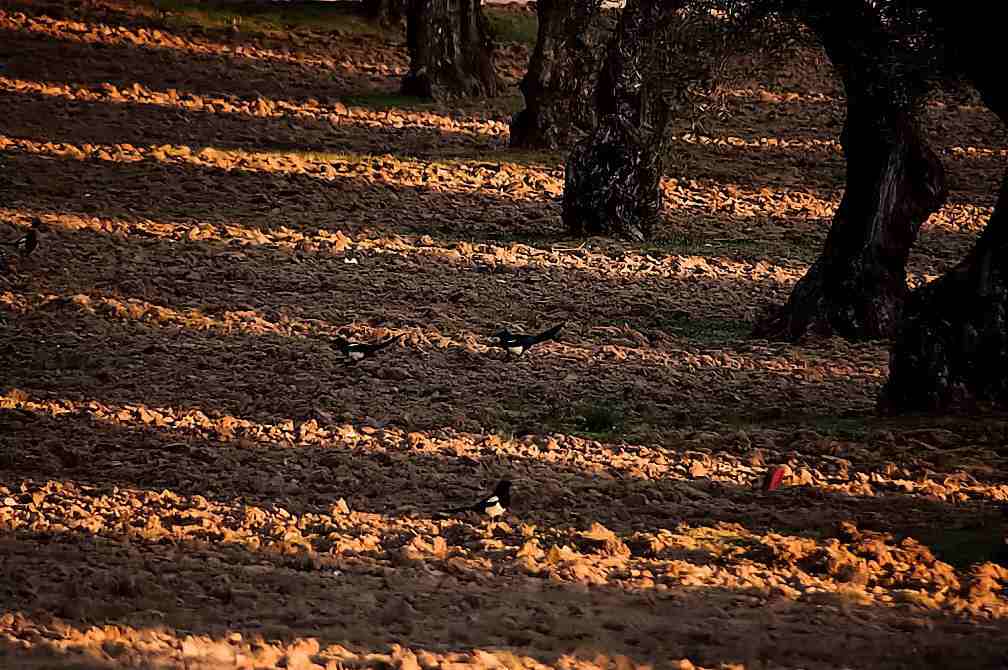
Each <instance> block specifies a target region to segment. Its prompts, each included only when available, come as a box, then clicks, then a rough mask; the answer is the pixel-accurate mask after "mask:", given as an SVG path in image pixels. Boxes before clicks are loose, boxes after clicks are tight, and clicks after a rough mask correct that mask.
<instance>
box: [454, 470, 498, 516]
mask: <svg viewBox="0 0 1008 670" xmlns="http://www.w3.org/2000/svg"><path fill="white" fill-rule="evenodd" d="M510 507H511V481H510V480H508V479H502V480H500V481H499V482H497V486H495V487H494V490H493V493H491V494H490V495H488V496H487V497H486V498H483V499H482V500H480V501H479V502H477V503H476V504H474V505H466V506H465V507H456V508H455V509H450V510H446V511H445V512H443V513H444V514H460V513H462V512H476V513H477V514H483V515H486V516H488V517H490V518H491V519H493V518H496V517H498V516H501V515H502V514H504V513H505V512H506V511H507V510H508V508H510Z"/></svg>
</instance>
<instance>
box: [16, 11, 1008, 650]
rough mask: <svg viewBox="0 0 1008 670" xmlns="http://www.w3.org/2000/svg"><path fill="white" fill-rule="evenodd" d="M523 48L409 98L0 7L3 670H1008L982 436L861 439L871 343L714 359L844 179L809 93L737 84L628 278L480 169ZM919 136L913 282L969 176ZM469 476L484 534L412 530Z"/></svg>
mask: <svg viewBox="0 0 1008 670" xmlns="http://www.w3.org/2000/svg"><path fill="white" fill-rule="evenodd" d="M516 11H517V10H516ZM527 55H528V46H527V45H525V44H518V43H515V44H506V45H504V46H503V47H502V54H501V59H500V68H501V74H502V76H504V77H505V78H507V80H508V82H509V85H510V87H511V88H510V89H509V93H508V95H507V96H504V97H502V98H499V99H496V100H493V101H489V102H472V103H466V104H460V105H456V106H442V105H434V104H417V103H411V102H410V101H407V100H405V99H401V98H398V97H397V96H396V95H395V91H396V86H397V78H398V77H399V76H400V75H401V74H402V72H403V71H404V68H405V66H406V54H405V49H404V45H403V44H402V42H401V40H399V41H396V40H395V39H392V40H389V39H387V38H383V37H382V36H381V35H377V34H375V35H360V34H354V33H353V32H341V33H335V32H332V31H328V32H327V31H321V30H303V29H302V30H296V31H287V32H284V33H277V34H268V33H257V34H248V33H245V32H241V31H237V32H236V31H226V30H207V29H201V28H199V27H198V26H187V25H185V24H181V23H171V22H165V21H164V19H163V17H159V16H158V15H157V14H155V13H154V12H150V11H145V10H144V9H143V7H142V6H139V5H138V4H134V3H127V2H120V3H118V4H115V3H113V2H112V0H98V1H96V2H88V3H81V4H79V5H73V4H71V3H62V2H50V3H43V2H41V1H40V2H32V1H29V0H2V1H0V111H2V113H0V220H2V222H0V236H2V237H3V238H4V239H6V238H8V237H10V238H13V237H14V236H15V235H17V234H19V233H21V232H23V231H25V230H26V229H27V227H28V225H29V222H30V220H31V218H32V217H36V216H37V217H39V218H41V219H42V221H43V222H44V223H45V225H46V230H45V231H44V236H43V240H42V244H41V246H40V247H39V249H38V250H37V251H36V253H35V254H34V255H32V256H31V257H30V258H28V259H24V260H22V259H19V258H12V259H11V260H10V261H9V263H10V266H11V267H10V269H9V271H8V272H7V273H6V274H5V275H4V276H2V277H0V531H2V532H0V667H5V668H7V667H9V668H78V669H92V668H113V667H115V668H119V667H138V668H233V667H238V668H253V667H254V668H260V667H265V668H271V667H286V668H290V669H297V670H303V669H307V668H316V667H324V668H332V669H335V668H353V667H376V668H377V667H382V668H388V667H395V668H403V669H405V670H416V669H417V668H424V669H425V670H427V669H433V668H441V669H442V670H463V669H464V668H467V667H468V668H476V667H480V668H508V669H510V670H517V669H518V668H520V667H521V668H536V667H542V666H550V667H560V668H565V669H574V668H618V669H620V670H622V669H623V668H637V667H652V668H694V667H704V668H742V667H745V668H924V667H933V668H963V669H966V668H1003V667H1006V666H1008V618H1006V617H1008V594H1006V593H1004V592H1003V589H1004V587H1005V586H1006V585H1008V568H1005V567H1004V562H1003V561H1004V559H1003V558H1000V559H999V560H1000V561H1001V563H1000V564H999V563H998V562H992V559H998V556H999V552H1003V551H1004V544H1003V538H1004V535H1005V521H1006V520H1005V517H1004V512H1003V509H1004V508H1003V505H1004V504H1005V501H1008V473H1006V469H1005V460H1006V458H1008V448H1006V442H1008V420H1006V417H1004V416H1002V415H990V414H988V415H984V416H974V417H909V418H898V419H884V418H879V417H876V416H875V415H874V413H873V404H874V400H875V397H876V394H877V393H878V390H879V387H880V385H881V383H882V382H883V380H884V379H885V375H886V361H887V350H886V345H885V343H882V342H874V343H866V344H850V343H847V342H844V341H842V340H836V339H834V340H816V341H810V342H807V343H803V344H799V345H787V344H780V343H772V342H766V341H760V340H753V339H750V338H749V337H748V336H747V333H748V329H749V327H750V324H751V321H752V319H753V318H754V317H755V316H756V315H757V314H758V313H759V312H760V310H762V309H763V308H764V307H765V306H766V305H767V304H769V303H771V302H779V301H782V300H783V299H784V298H785V297H786V296H787V293H788V291H789V289H790V287H791V286H792V285H793V283H794V281H795V280H796V279H797V278H798V277H800V276H801V274H802V273H803V272H804V270H805V269H806V268H807V266H808V264H809V263H810V262H811V261H812V260H813V259H814V258H815V255H816V252H817V251H818V248H819V246H820V245H821V243H822V240H823V237H824V235H825V232H826V230H827V228H828V225H829V219H830V215H831V212H832V209H833V208H834V207H835V205H836V203H837V202H838V198H839V194H840V189H841V188H842V185H843V161H842V156H841V155H840V152H839V147H838V145H837V144H836V137H837V133H838V130H839V126H840V123H841V121H842V116H843V105H842V93H841V92H840V91H839V90H838V88H837V85H836V82H835V81H834V80H833V78H832V77H831V74H830V72H829V68H828V67H827V65H826V64H825V63H824V62H823V60H822V58H821V57H820V56H819V55H817V54H816V53H814V52H811V51H793V52H790V53H788V54H786V55H782V56H775V57H774V58H765V59H760V60H758V61H757V60H756V59H753V61H752V62H739V63H737V64H736V67H737V69H738V79H737V85H734V87H733V88H732V89H731V91H730V92H729V96H728V99H727V102H728V108H729V111H730V115H729V116H728V117H727V118H725V119H723V120H715V121H712V122H710V123H709V125H708V126H707V127H704V128H693V127H692V126H691V125H690V124H689V123H688V122H687V121H685V120H684V121H683V122H682V127H680V128H677V129H676V132H675V133H674V138H673V142H672V150H671V155H670V156H669V161H668V173H669V178H668V180H667V181H666V183H665V185H664V188H665V192H666V195H667V202H666V214H667V222H666V224H665V226H664V229H663V230H662V232H661V239H659V240H657V241H655V242H653V243H651V244H648V245H630V244H624V243H620V242H613V241H608V240H601V239H593V240H590V241H588V242H587V243H585V242H584V241H582V240H572V239H567V238H566V237H565V235H564V233H563V231H562V229H561V227H560V225H559V200H558V197H559V195H560V193H561V189H562V178H563V172H562V160H563V156H562V155H559V154H546V153H543V154H539V153H529V152H513V151H509V150H508V149H507V148H506V141H507V116H508V114H509V113H511V112H513V111H515V110H516V109H517V107H518V106H519V105H520V98H519V97H518V94H517V89H516V87H515V85H516V83H517V80H518V77H520V76H521V74H522V69H523V67H524V64H525V62H526V59H527ZM927 112H928V122H929V124H930V127H931V129H932V131H933V132H932V135H933V139H934V142H935V145H936V147H938V148H939V150H940V151H941V153H942V155H943V157H944V159H945V163H946V166H947V168H948V170H949V173H950V181H951V185H952V196H951V197H950V199H949V202H948V205H947V206H946V207H945V208H944V209H943V210H942V211H941V212H940V213H939V214H938V215H936V216H935V217H932V219H931V220H930V221H929V222H928V223H927V224H926V226H925V228H924V230H923V232H922V235H921V239H920V242H919V244H918V245H917V247H916V249H915V251H914V254H913V257H912V261H911V281H912V282H914V283H919V282H921V281H926V280H928V279H931V278H933V277H935V276H937V275H938V274H939V273H941V272H943V271H944V270H945V269H947V268H948V267H950V266H951V265H952V264H954V263H955V261H956V260H957V259H958V258H959V257H960V256H961V255H962V254H963V252H964V251H965V250H966V249H967V248H968V247H969V245H970V244H971V241H972V239H973V238H974V237H975V235H976V233H977V231H979V230H980V229H981V228H982V227H983V225H984V223H985V221H986V218H987V216H989V214H990V209H991V205H992V201H993V194H994V185H995V184H996V183H997V181H998V179H999V177H1000V174H1001V173H1002V171H1003V170H1004V168H1005V163H1006V160H1005V159H1006V155H1008V151H1006V141H1005V132H1004V130H1003V129H1002V128H1001V127H999V126H998V124H997V123H996V121H995V120H994V119H993V118H992V117H991V116H990V115H989V114H987V113H986V112H985V111H984V110H983V109H982V108H980V107H978V106H976V105H975V104H972V103H971V102H970V101H969V100H956V99H951V98H948V99H942V100H935V101H932V103H930V104H929V106H928V110H927ZM562 320H566V322H567V325H566V327H565V329H564V331H563V336H562V339H561V340H560V341H559V342H555V343H549V344H545V345H543V346H541V347H539V348H536V349H534V350H533V351H532V352H530V353H529V354H528V355H526V356H525V357H522V358H520V359H516V360H505V359H504V357H503V356H501V355H500V353H498V352H496V351H493V350H491V349H489V348H488V347H487V340H486V336H488V335H490V334H491V333H493V332H494V331H495V330H497V328H498V327H500V326H503V325H507V326H509V327H511V328H513V329H529V330H531V329H535V328H540V327H547V326H550V325H553V324H554V323H558V322H559V321H562ZM337 331H340V332H343V333H345V334H348V335H351V336H352V337H354V338H357V339H360V340H362V341H371V340H376V339H378V338H382V337H386V336H390V335H392V336H398V337H400V339H399V340H398V342H397V343H396V345H395V346H392V347H390V348H389V349H386V350H384V351H382V352H381V354H380V355H379V356H376V357H375V358H373V359H370V360H366V361H364V362H362V363H360V364H358V365H355V366H347V365H345V364H343V362H342V361H341V360H340V357H339V356H338V355H337V353H336V351H335V350H334V348H333V347H331V346H330V341H331V337H332V336H333V335H335V334H336V333H337ZM775 464H781V465H786V466H787V468H788V476H787V478H786V486H784V487H783V488H781V489H779V490H777V491H774V492H772V493H762V492H760V491H759V490H758V487H755V488H754V485H755V484H757V483H758V482H759V481H760V480H761V478H762V476H763V474H764V472H765V471H766V468H767V467H768V466H770V465H775ZM502 477H508V478H511V479H512V480H513V481H514V506H513V509H512V510H511V512H510V513H509V514H508V515H507V516H506V517H504V519H503V520H500V521H496V522H491V521H485V520H481V519H479V518H475V517H474V516H467V515H460V516H457V517H454V518H449V519H441V518H438V517H437V514H436V512H437V511H438V510H440V509H443V508H445V507H447V506H454V505H457V504H461V503H465V502H469V501H473V500H475V499H476V498H477V497H478V496H479V495H480V494H482V493H483V492H484V491H486V490H489V488H491V487H492V486H493V484H494V482H495V481H496V480H497V479H499V478H502ZM1000 555H1001V556H1003V553H1002V554H1000Z"/></svg>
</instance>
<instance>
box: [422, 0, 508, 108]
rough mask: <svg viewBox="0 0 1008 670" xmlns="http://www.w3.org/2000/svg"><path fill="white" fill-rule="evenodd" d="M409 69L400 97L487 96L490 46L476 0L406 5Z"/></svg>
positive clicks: (493, 85) (492, 86)
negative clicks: (404, 95)
mask: <svg viewBox="0 0 1008 670" xmlns="http://www.w3.org/2000/svg"><path fill="white" fill-rule="evenodd" d="M406 45H407V48H408V50H409V55H410V69H409V72H408V73H407V74H406V76H405V77H404V79H403V83H402V92H403V93H404V94H406V95H417V96H420V97H424V98H433V99H443V98H447V97H458V96H474V97H475V96H484V95H486V96H493V95H496V94H497V91H498V90H499V87H500V86H499V82H498V79H497V72H496V70H495V69H494V47H493V43H492V42H491V40H490V36H489V31H488V26H487V21H486V17H485V16H483V10H482V7H481V4H480V0H408V4H407V6H406Z"/></svg>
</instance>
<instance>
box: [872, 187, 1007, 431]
mask: <svg viewBox="0 0 1008 670" xmlns="http://www.w3.org/2000/svg"><path fill="white" fill-rule="evenodd" d="M985 403H995V404H997V405H1001V406H1005V405H1008V175H1006V176H1005V178H1004V180H1003V181H1002V183H1001V192H1000V194H999V196H998V201H997V204H996V205H995V207H994V214H993V215H992V216H991V219H990V221H989V222H988V224H987V228H986V229H985V230H984V233H983V234H982V235H981V236H980V238H979V240H977V244H976V246H975V247H974V248H973V250H972V251H971V252H970V253H969V254H968V255H967V257H966V258H965V259H964V260H963V261H962V262H961V263H960V264H959V265H957V266H956V267H955V268H954V269H953V270H950V271H949V272H947V273H946V274H944V275H943V276H942V277H940V278H939V279H937V280H935V281H933V282H931V283H930V284H926V285H925V286H922V287H921V288H919V289H918V290H916V291H914V293H913V294H912V295H911V297H910V299H909V300H908V301H907V305H906V309H905V310H904V315H903V323H902V324H901V326H900V329H899V332H898V334H897V337H896V341H895V344H894V345H893V350H892V353H891V354H890V359H889V380H888V382H887V383H886V386H885V388H884V390H883V392H882V395H881V397H880V399H879V408H880V409H881V410H882V411H885V412H889V413H896V412H903V411H915V410H922V411H935V410H944V409H950V408H960V409H972V408H973V407H975V406H977V405H980V404H985Z"/></svg>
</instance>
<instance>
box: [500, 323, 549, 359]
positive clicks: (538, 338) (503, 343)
mask: <svg viewBox="0 0 1008 670" xmlns="http://www.w3.org/2000/svg"><path fill="white" fill-rule="evenodd" d="M566 323H567V322H566V321H565V322H564V323H561V324H559V325H557V326H553V327H552V328H550V329H549V330H545V331H543V332H541V333H539V334H538V335H525V334H523V333H512V332H511V331H509V330H507V329H506V328H505V329H504V330H500V331H498V332H496V333H494V334H493V335H492V336H491V337H490V342H491V344H493V346H495V347H500V348H501V349H504V350H505V351H507V352H508V354H509V355H511V354H513V355H515V356H521V355H522V354H524V353H525V352H526V351H528V350H529V349H531V348H532V347H534V346H535V345H537V344H539V343H540V342H545V341H547V340H555V339H557V335H558V334H559V333H560V331H561V330H562V329H563V327H564V325H565V324H566Z"/></svg>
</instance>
